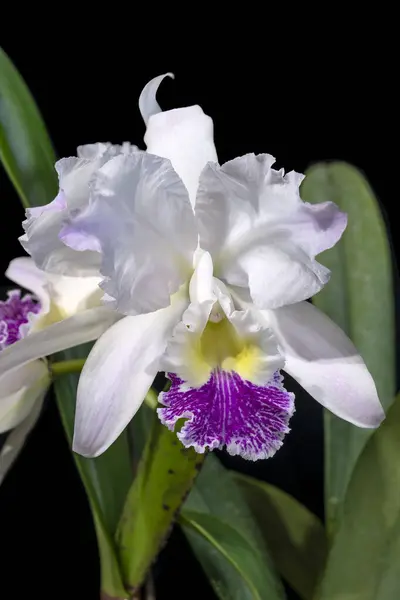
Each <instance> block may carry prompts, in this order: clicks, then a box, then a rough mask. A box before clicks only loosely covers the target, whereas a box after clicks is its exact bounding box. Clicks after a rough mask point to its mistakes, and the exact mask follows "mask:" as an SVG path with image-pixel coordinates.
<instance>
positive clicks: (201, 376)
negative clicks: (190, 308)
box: [187, 318, 261, 386]
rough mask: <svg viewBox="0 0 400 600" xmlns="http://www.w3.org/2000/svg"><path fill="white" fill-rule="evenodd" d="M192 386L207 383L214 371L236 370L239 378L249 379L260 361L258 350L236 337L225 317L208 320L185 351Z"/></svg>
mask: <svg viewBox="0 0 400 600" xmlns="http://www.w3.org/2000/svg"><path fill="white" fill-rule="evenodd" d="M187 357H188V361H189V368H190V371H191V372H192V373H193V382H194V385H196V386H199V385H203V384H204V383H206V381H207V380H208V378H209V376H210V374H211V372H212V371H213V370H215V369H222V370H224V371H235V372H236V373H237V374H238V375H239V376H240V377H241V378H242V379H246V380H250V381H251V380H252V379H254V375H255V373H256V372H257V370H258V367H259V362H260V360H261V350H260V348H259V347H258V346H257V345H255V344H254V343H253V342H252V341H251V340H249V339H246V338H244V337H241V336H239V334H238V333H237V331H236V330H235V328H234V326H233V325H232V324H231V323H230V322H229V320H228V319H227V318H223V319H222V320H221V321H219V322H217V323H215V322H212V321H208V323H207V325H206V327H205V329H204V331H203V333H202V335H201V336H199V337H198V338H197V340H196V341H195V343H194V344H193V345H192V347H191V348H189V349H188V356H187Z"/></svg>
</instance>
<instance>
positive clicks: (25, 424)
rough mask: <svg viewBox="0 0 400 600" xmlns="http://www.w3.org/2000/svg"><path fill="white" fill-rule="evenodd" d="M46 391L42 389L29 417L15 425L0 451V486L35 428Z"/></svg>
mask: <svg viewBox="0 0 400 600" xmlns="http://www.w3.org/2000/svg"><path fill="white" fill-rule="evenodd" d="M46 390H47V388H46V389H43V391H42V394H41V395H39V397H38V398H37V399H36V401H35V403H34V405H33V407H32V410H31V411H30V413H29V415H28V416H27V417H26V419H24V420H23V421H22V423H20V424H19V425H17V427H15V429H14V430H13V431H11V433H10V434H9V435H8V437H7V439H6V441H5V443H4V445H3V447H2V448H1V450H0V485H1V483H2V482H3V480H4V478H5V476H6V475H7V473H8V471H9V470H10V469H11V467H12V466H13V464H14V462H15V460H16V459H17V458H18V456H19V454H20V452H21V450H22V449H23V447H24V445H25V442H26V439H27V437H28V435H29V434H30V432H31V431H32V429H33V428H34V427H35V425H36V423H37V421H38V419H39V416H40V413H41V410H42V406H43V400H44V397H45V394H46ZM0 402H1V400H0Z"/></svg>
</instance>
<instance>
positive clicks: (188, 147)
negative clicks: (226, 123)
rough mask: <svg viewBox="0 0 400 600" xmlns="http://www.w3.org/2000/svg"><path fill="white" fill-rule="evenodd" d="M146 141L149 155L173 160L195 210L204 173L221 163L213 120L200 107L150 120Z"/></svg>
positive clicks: (173, 111) (171, 112)
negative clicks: (213, 164) (201, 174)
mask: <svg viewBox="0 0 400 600" xmlns="http://www.w3.org/2000/svg"><path fill="white" fill-rule="evenodd" d="M144 141H145V143H146V146H147V152H150V153H151V154H157V155H158V156H164V157H165V158H169V160H170V161H171V163H172V166H173V167H174V169H175V171H176V172H177V173H178V175H179V177H180V178H181V179H182V181H183V183H184V184H185V186H186V189H187V190H188V192H189V198H190V201H191V203H192V206H194V203H195V200H196V192H197V188H198V185H199V177H200V173H201V171H202V169H203V168H204V166H205V165H206V164H207V162H208V161H217V160H218V159H217V152H216V150H215V146H214V127H213V122H212V119H210V117H208V116H207V115H205V114H204V112H203V111H202V109H201V108H200V106H188V107H186V108H177V109H175V110H169V111H166V112H160V113H158V114H155V115H153V116H152V117H150V119H149V122H148V124H147V131H146V134H145V136H144Z"/></svg>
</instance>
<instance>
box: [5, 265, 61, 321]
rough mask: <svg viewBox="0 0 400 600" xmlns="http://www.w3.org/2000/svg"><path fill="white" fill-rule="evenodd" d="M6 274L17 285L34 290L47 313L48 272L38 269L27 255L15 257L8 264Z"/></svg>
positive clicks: (48, 302) (48, 299)
mask: <svg viewBox="0 0 400 600" xmlns="http://www.w3.org/2000/svg"><path fill="white" fill-rule="evenodd" d="M5 275H6V277H8V279H10V280H11V281H13V282H14V283H16V284H17V285H19V286H21V287H23V288H25V289H26V290H29V291H30V292H33V294H35V296H36V297H37V298H38V300H40V304H41V307H42V312H44V313H46V312H47V311H48V310H49V306H50V298H49V293H48V290H47V287H46V285H47V276H46V273H45V272H44V271H42V270H41V269H38V268H37V266H36V265H35V263H34V261H33V260H32V259H31V258H28V257H27V256H21V257H20V258H14V260H12V261H11V262H10V264H9V265H8V268H7V271H6V273H5Z"/></svg>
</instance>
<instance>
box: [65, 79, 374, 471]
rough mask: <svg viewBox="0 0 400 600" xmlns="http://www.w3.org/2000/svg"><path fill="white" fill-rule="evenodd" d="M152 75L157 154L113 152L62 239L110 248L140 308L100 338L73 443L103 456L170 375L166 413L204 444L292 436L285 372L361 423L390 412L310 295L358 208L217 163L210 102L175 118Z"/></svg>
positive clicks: (278, 177) (150, 125) (107, 282)
mask: <svg viewBox="0 0 400 600" xmlns="http://www.w3.org/2000/svg"><path fill="white" fill-rule="evenodd" d="M161 80H162V77H159V78H156V79H155V80H153V81H152V82H150V83H149V84H148V85H147V86H146V88H145V90H144V92H143V93H142V96H141V100H140V106H141V110H142V114H143V115H144V117H145V120H147V123H146V124H147V131H146V136H145V142H146V144H147V152H140V151H136V152H132V153H131V154H129V155H120V156H117V157H114V158H112V159H111V160H109V161H108V162H107V163H106V164H104V166H102V167H101V168H100V169H99V170H98V171H97V172H96V177H95V178H94V180H93V183H92V196H91V200H90V203H89V205H88V206H87V208H85V209H83V210H82V211H81V212H80V213H79V214H77V215H71V216H72V219H70V223H69V225H67V226H66V227H64V228H63V230H62V231H61V233H60V238H61V239H62V240H63V242H64V243H66V244H67V245H68V246H69V247H70V248H71V249H75V250H79V251H82V252H93V251H101V273H102V275H103V278H104V279H103V282H102V284H101V287H102V288H103V289H104V291H105V298H106V301H107V302H108V303H111V304H112V305H113V306H114V307H115V308H116V309H117V310H119V311H120V312H122V313H124V314H125V315H127V316H126V317H125V318H124V319H122V320H121V321H119V322H118V323H116V324H115V325H113V326H112V327H111V328H110V329H108V330H107V331H106V333H105V334H104V335H103V336H102V337H101V338H100V339H99V340H98V341H97V343H96V344H95V346H94V348H93V350H92V352H91V354H90V355H89V357H88V360H87V362H86V364H85V367H84V369H83V372H82V375H81V378H80V383H79V387H78V398H77V413H76V424H75V438H74V449H75V450H76V451H77V452H79V453H81V454H83V455H86V456H94V455H98V454H100V453H101V452H103V451H104V450H105V449H106V448H107V447H108V446H109V445H110V444H111V443H112V442H113V441H114V440H115V439H116V437H117V436H118V435H119V434H120V433H121V431H122V430H123V429H124V428H125V426H126V425H127V423H128V422H129V421H130V419H131V418H132V417H133V416H134V414H135V413H136V411H137V410H138V408H139V407H140V405H141V404H142V402H143V400H144V397H145V395H146V393H147V391H148V389H149V388H150V386H151V384H152V382H153V379H154V377H155V375H156V373H157V372H158V371H159V370H161V369H163V370H166V371H167V373H168V374H169V377H170V379H171V382H172V385H171V388H170V390H169V391H168V392H166V393H164V394H162V395H161V397H160V401H161V403H162V404H163V405H164V407H163V408H160V409H158V414H159V417H160V419H161V421H162V422H163V423H165V424H166V425H167V426H168V427H170V428H171V429H173V428H174V426H175V424H176V422H177V421H178V420H179V419H185V420H186V422H185V424H184V426H183V427H182V428H181V430H180V431H179V432H178V437H179V439H180V440H181V441H182V443H183V444H184V445H185V446H193V447H194V448H195V449H196V450H197V451H198V452H203V451H205V449H207V448H209V449H213V448H222V447H224V446H226V447H227V450H228V452H230V453H231V454H240V455H242V456H243V457H245V458H248V459H252V460H256V459H259V458H267V457H269V456H272V455H273V454H274V453H275V452H276V450H277V449H278V448H279V447H280V445H281V443H282V439H283V437H284V435H285V433H286V432H287V431H288V423H289V419H290V417H291V415H292V413H293V410H294V397H293V394H290V393H288V392H287V391H286V390H285V388H284V387H283V383H282V377H281V375H280V370H281V369H283V368H284V369H285V370H286V371H287V372H288V373H290V374H291V375H292V376H293V377H294V378H295V379H297V380H298V381H299V382H300V383H301V385H302V386H303V387H304V389H306V390H307V391H309V392H310V393H311V394H312V395H313V396H314V397H315V398H316V400H318V401H319V402H320V403H321V404H323V405H324V406H325V407H327V408H329V409H330V410H331V411H333V412H335V413H336V414H337V415H339V416H340V417H342V418H344V419H347V420H348V421H350V422H352V423H354V424H356V425H358V426H360V427H376V426H377V425H379V423H380V422H381V420H382V419H383V418H384V414H383V411H382V407H381V405H380V402H379V399H378V396H377V392H376V388H375V385H374V382H373V380H372V378H371V376H370V374H369V372H368V370H367V368H366V366H365V364H364V362H363V360H362V358H361V357H360V356H359V354H358V353H357V351H356V349H355V348H354V346H353V345H352V343H351V342H350V341H349V340H348V339H347V337H346V336H345V335H344V333H343V332H341V330H340V329H339V328H338V327H337V326H336V325H334V324H333V323H332V322H331V321H330V320H329V319H328V318H327V317H326V316H324V315H323V314H321V313H320V312H319V311H318V310H317V309H316V308H314V307H313V306H312V305H310V304H308V303H307V302H305V300H306V299H308V298H310V297H311V296H312V295H314V294H315V293H317V292H318V291H319V290H321V288H322V287H323V286H324V285H325V284H326V283H327V281H328V279H329V271H328V269H326V268H325V267H323V266H322V265H321V264H319V263H318V262H317V261H316V259H315V257H316V255H318V254H319V253H320V252H322V251H323V250H326V249H327V248H330V247H332V246H333V245H334V244H335V243H336V242H337V241H338V240H339V238H340V237H341V235H342V233H343V230H344V229H345V226H346V216H345V215H344V214H343V213H341V212H340V211H339V210H338V209H337V207H336V206H335V205H334V204H332V203H330V202H325V203H322V204H320V205H316V206H314V205H309V204H306V203H304V202H302V200H301V198H300V195H299V185H300V182H301V180H302V176H300V175H298V174H297V173H293V172H292V173H288V174H287V175H285V174H284V173H283V171H282V170H281V171H276V170H274V169H273V168H272V165H273V163H274V159H273V158H272V157H271V156H270V155H268V154H263V155H259V156H255V155H253V154H249V155H246V156H243V157H240V158H237V159H235V160H232V161H230V162H228V163H226V164H224V165H222V166H219V165H218V164H217V162H216V161H217V155H216V151H215V147H214V142H213V125H212V121H211V119H210V118H209V117H207V116H206V115H205V114H204V113H203V111H202V110H201V108H200V107H199V106H191V107H187V108H183V109H176V110H172V111H168V112H161V111H160V109H159V107H158V105H157V103H156V102H155V93H156V90H157V87H158V85H159V83H160V81H161Z"/></svg>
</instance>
